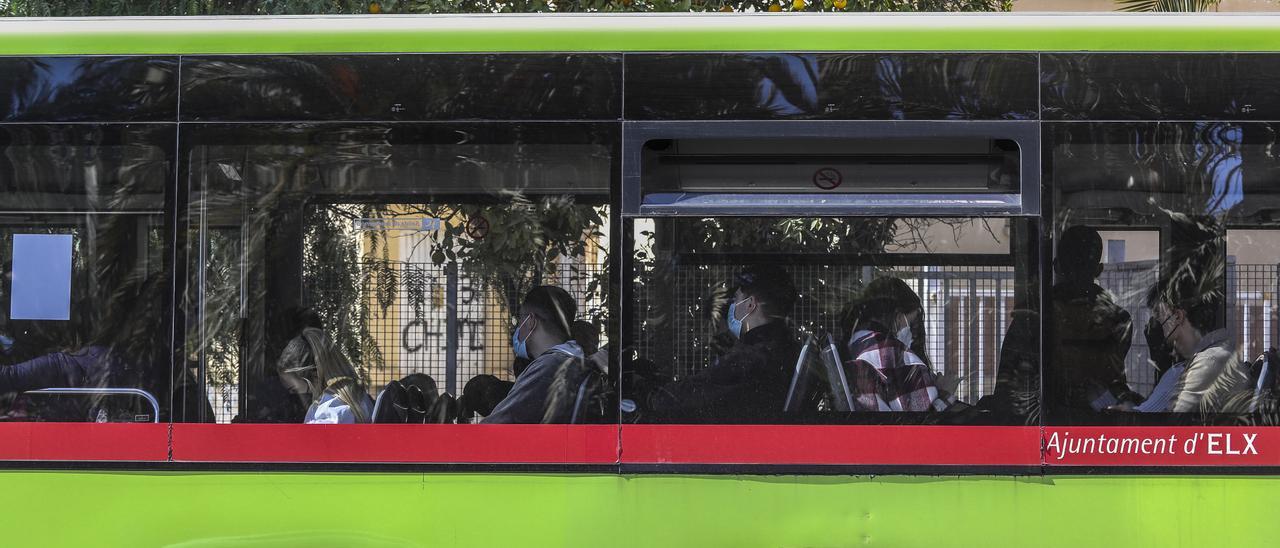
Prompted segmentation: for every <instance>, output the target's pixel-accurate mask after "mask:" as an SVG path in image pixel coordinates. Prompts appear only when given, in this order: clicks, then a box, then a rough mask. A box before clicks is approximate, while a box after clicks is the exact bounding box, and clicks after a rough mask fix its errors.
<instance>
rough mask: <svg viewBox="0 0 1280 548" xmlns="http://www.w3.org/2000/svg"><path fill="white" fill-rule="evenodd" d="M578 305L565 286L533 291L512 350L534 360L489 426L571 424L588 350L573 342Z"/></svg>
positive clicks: (489, 419) (519, 319)
mask: <svg viewBox="0 0 1280 548" xmlns="http://www.w3.org/2000/svg"><path fill="white" fill-rule="evenodd" d="M577 313H578V307H577V305H576V304H575V303H574V302H573V297H570V296H569V293H568V292H566V291H565V290H563V289H560V288H559V287H555V286H550V285H543V286H538V287H535V288H533V289H531V290H530V291H529V293H527V294H526V295H525V297H524V302H523V303H522V304H521V305H520V311H519V314H518V315H517V316H516V318H517V320H516V328H515V331H513V332H512V334H511V347H512V350H513V351H515V354H516V357H517V358H523V359H526V360H532V361H530V362H529V365H528V366H527V367H525V368H524V370H523V371H521V372H520V373H519V375H518V376H517V377H516V383H515V385H514V386H512V387H511V391H510V392H509V393H507V396H506V397H505V398H503V399H502V402H501V403H499V404H498V405H497V407H495V408H494V409H493V412H492V413H490V414H489V415H488V416H487V417H485V419H484V421H483V422H485V423H518V424H532V423H567V422H569V421H570V417H571V416H572V414H573V405H574V401H575V396H576V395H577V392H578V386H579V385H580V384H581V383H582V381H583V379H585V378H586V375H587V369H586V365H585V364H584V360H583V354H582V347H581V346H579V345H578V343H577V341H574V340H573V335H572V333H573V322H574V319H575V316H576V315H577Z"/></svg>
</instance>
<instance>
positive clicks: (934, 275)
mask: <svg viewBox="0 0 1280 548" xmlns="http://www.w3.org/2000/svg"><path fill="white" fill-rule="evenodd" d="M667 268H668V272H666V273H665V274H669V276H668V275H664V276H663V277H662V278H661V280H658V279H656V278H649V280H650V281H648V282H647V283H646V282H645V278H644V276H643V275H642V278H641V279H640V280H637V284H636V286H635V287H636V288H637V290H636V292H635V303H636V307H637V308H636V310H637V312H638V314H639V316H638V317H637V318H636V319H637V321H634V322H633V323H632V325H633V335H634V336H635V341H637V344H636V345H635V348H636V351H637V352H638V354H639V355H640V356H641V357H645V358H647V359H651V360H653V361H654V362H655V363H657V364H659V366H663V365H664V364H670V365H669V371H670V373H671V375H672V376H674V377H681V376H686V375H690V374H692V373H694V372H696V371H698V370H699V369H701V368H703V367H705V366H706V364H708V363H710V362H711V360H712V357H713V355H714V352H715V346H714V345H713V341H712V338H713V337H714V336H715V335H716V334H717V333H718V332H719V331H721V330H722V329H723V327H722V324H721V323H720V322H718V321H715V320H713V318H712V314H711V311H710V310H709V307H710V306H711V305H710V304H709V303H710V302H711V299H710V298H709V296H710V293H711V289H710V288H713V287H715V286H716V285H717V284H721V283H723V282H725V281H726V280H728V279H730V278H731V277H732V276H733V274H734V273H735V272H736V271H737V270H738V269H739V268H741V266H740V265H682V266H676V267H667ZM642 271H645V272H648V273H650V274H651V273H652V272H653V270H652V269H642ZM788 271H789V273H790V274H791V276H792V279H793V281H794V283H795V285H796V289H797V291H798V292H799V294H800V297H799V299H798V300H797V302H796V306H795V309H794V311H793V313H792V315H791V322H792V325H794V326H795V327H797V329H798V330H800V331H802V332H804V331H810V330H813V329H816V328H822V329H824V330H826V331H827V332H829V333H832V334H833V335H835V334H837V332H838V327H839V326H838V323H839V313H840V311H841V309H842V308H843V306H844V304H845V303H846V302H848V300H849V299H850V298H851V297H852V294H853V290H852V289H850V288H855V287H858V286H859V283H858V282H859V281H860V280H863V279H869V278H871V277H873V276H886V275H891V276H896V277H898V278H901V279H903V280H904V281H906V282H907V283H908V284H909V285H911V286H912V288H913V289H914V290H915V291H916V293H917V294H918V295H920V297H921V300H922V301H923V302H924V306H925V311H924V313H925V329H926V337H927V349H928V353H929V359H930V361H931V362H932V364H933V367H934V369H935V370H937V371H939V372H942V371H945V372H947V373H949V374H953V375H957V376H959V377H960V378H961V384H960V386H959V388H958V390H959V393H960V395H961V398H962V399H966V400H969V401H977V399H978V398H980V397H981V396H983V395H986V394H990V393H992V391H993V390H994V388H995V379H996V365H997V361H998V357H999V349H1000V345H1001V344H1002V341H1003V340H1004V333H1005V330H1006V329H1007V326H1008V323H1009V317H1010V314H1011V313H1012V310H1013V269H1012V268H1011V267H933V266H931V267H901V268H885V269H880V268H877V269H873V268H871V267H860V266H856V265H791V266H789V267H788ZM717 318H718V316H717Z"/></svg>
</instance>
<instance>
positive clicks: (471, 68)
mask: <svg viewBox="0 0 1280 548" xmlns="http://www.w3.org/2000/svg"><path fill="white" fill-rule="evenodd" d="M621 70H622V63H621V60H620V58H619V57H617V56H610V55H597V54H502V55H492V54H490V55H479V54H476V55H360V56H321V55H317V56H252V57H250V56H235V57H197V58H186V59H184V60H183V69H182V116H183V119H184V120H205V121H216V120H225V121H254V120H447V119H479V120H501V119H510V120H616V119H618V118H619V116H620V111H621Z"/></svg>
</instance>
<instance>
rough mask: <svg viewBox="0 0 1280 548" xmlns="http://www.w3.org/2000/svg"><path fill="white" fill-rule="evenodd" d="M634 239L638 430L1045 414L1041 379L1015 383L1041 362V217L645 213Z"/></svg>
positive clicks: (633, 364) (633, 390)
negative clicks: (1008, 381) (1017, 374)
mask: <svg viewBox="0 0 1280 548" xmlns="http://www.w3.org/2000/svg"><path fill="white" fill-rule="evenodd" d="M625 229H626V230H627V232H628V236H629V238H630V243H631V247H630V248H629V249H628V251H627V253H628V258H629V259H630V260H631V269H630V276H631V278H630V280H629V291H630V295H629V296H627V297H626V302H629V303H633V304H634V306H633V307H632V309H631V311H630V312H629V313H628V315H627V317H626V323H625V324H624V325H623V329H624V332H625V333H628V334H630V335H631V337H632V338H630V339H629V340H628V341H627V347H626V348H624V349H623V359H624V366H623V380H622V386H623V389H624V392H623V394H622V397H623V398H624V402H625V401H627V400H629V401H630V402H631V403H633V404H634V409H635V410H634V411H632V412H630V413H628V414H629V415H631V416H630V417H627V416H624V420H631V421H639V422H665V423H951V424H957V423H988V424H991V423H1019V424H1020V423H1022V422H1024V421H1026V420H1028V416H1029V415H1030V414H1031V413H1032V411H1033V410H1034V409H1035V408H1036V405H1035V404H1034V402H1035V401H1036V400H1037V397H1038V387H1036V388H1035V389H1029V390H1025V391H1021V392H1017V391H1015V390H1013V389H1012V388H1006V389H1005V390H1003V393H1002V390H1001V387H1000V384H1001V383H1000V382H999V379H1001V377H1002V375H1004V373H1002V372H1001V368H1005V367H1008V368H1011V369H1012V370H1017V369H1019V368H1020V369H1023V370H1031V371H1032V372H1033V373H1032V374H1034V373H1035V372H1038V367H1039V363H1038V355H1037V352H1038V338H1037V337H1038V330H1039V327H1038V326H1039V324H1038V322H1039V317H1038V315H1037V314H1036V311H1037V308H1038V300H1039V297H1038V289H1037V283H1038V281H1037V280H1038V272H1037V270H1038V268H1037V266H1036V265H1037V264H1038V259H1037V258H1036V252H1035V245H1034V241H1035V240H1036V238H1037V237H1036V235H1035V234H1036V232H1035V230H1036V229H1035V223H1034V222H1032V220H1030V219H1025V218H1010V217H990V218H980V217H967V218H890V217H844V218H778V217H715V218H692V217H679V218H638V219H634V220H632V221H630V223H629V225H628V226H627V227H626V228H625ZM1014 326H1018V328H1017V329H1014ZM806 346H807V347H809V348H808V349H807V350H806V349H805V347H806ZM802 355H803V356H804V357H812V356H818V358H815V359H802ZM1010 356H1012V357H1010ZM1018 360H1021V363H1014V362H1015V361H1018ZM1005 362H1008V363H1007V364H1006V363H1005ZM810 367H814V368H818V369H819V370H818V371H816V372H815V371H809V370H806V369H805V368H810ZM794 379H800V381H795V380H794ZM803 384H808V386H803ZM1010 386H1012V385H1010ZM788 401H790V403H788ZM1010 402H1017V405H1014V404H1012V403H1010Z"/></svg>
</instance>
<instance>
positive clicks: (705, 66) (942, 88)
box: [626, 53, 1037, 120]
mask: <svg viewBox="0 0 1280 548" xmlns="http://www.w3.org/2000/svg"><path fill="white" fill-rule="evenodd" d="M626 62H627V71H626V93H627V118H629V119H651V120H679V119H690V120H697V119H712V120H715V119H831V120H1006V119H1013V120H1021V119H1034V118H1035V117H1036V110H1037V105H1036V94H1037V89H1036V88H1037V78H1036V56H1035V55H1030V54H910V53H902V54H785V53H754V54H740V53H733V54H635V55H628V56H627V57H626Z"/></svg>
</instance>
